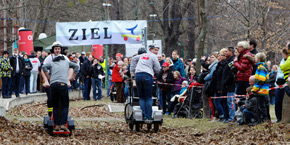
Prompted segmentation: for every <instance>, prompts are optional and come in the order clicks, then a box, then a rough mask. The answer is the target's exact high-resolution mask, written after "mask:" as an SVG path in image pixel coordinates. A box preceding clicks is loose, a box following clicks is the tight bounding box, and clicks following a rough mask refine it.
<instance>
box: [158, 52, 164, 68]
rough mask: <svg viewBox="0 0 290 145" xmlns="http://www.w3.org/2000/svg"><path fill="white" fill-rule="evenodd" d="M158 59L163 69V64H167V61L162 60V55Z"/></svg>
mask: <svg viewBox="0 0 290 145" xmlns="http://www.w3.org/2000/svg"><path fill="white" fill-rule="evenodd" d="M157 58H158V61H159V64H160V66H161V68H162V67H163V63H164V62H165V60H163V59H162V55H157Z"/></svg>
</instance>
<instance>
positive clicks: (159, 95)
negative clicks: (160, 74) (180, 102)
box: [158, 88, 163, 108]
mask: <svg viewBox="0 0 290 145" xmlns="http://www.w3.org/2000/svg"><path fill="white" fill-rule="evenodd" d="M158 100H159V107H161V108H163V100H162V91H161V90H160V88H158Z"/></svg>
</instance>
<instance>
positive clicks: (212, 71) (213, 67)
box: [204, 61, 218, 81]
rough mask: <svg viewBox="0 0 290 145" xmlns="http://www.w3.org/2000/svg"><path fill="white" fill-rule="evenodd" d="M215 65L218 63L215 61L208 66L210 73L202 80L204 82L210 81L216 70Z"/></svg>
mask: <svg viewBox="0 0 290 145" xmlns="http://www.w3.org/2000/svg"><path fill="white" fill-rule="evenodd" d="M217 64H218V61H215V62H213V64H212V65H210V66H209V69H210V72H209V75H208V76H206V77H205V78H204V80H205V81H209V80H212V77H213V73H214V71H215V69H216V66H217Z"/></svg>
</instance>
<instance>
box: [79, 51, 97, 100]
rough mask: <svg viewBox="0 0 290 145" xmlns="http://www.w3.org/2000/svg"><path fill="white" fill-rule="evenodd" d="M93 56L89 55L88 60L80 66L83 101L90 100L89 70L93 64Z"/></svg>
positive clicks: (90, 83)
mask: <svg viewBox="0 0 290 145" xmlns="http://www.w3.org/2000/svg"><path fill="white" fill-rule="evenodd" d="M81 58H82V57H81ZM93 59H94V58H93V56H92V55H89V57H88V60H87V61H85V62H84V63H83V65H81V75H82V77H83V79H84V81H83V82H84V88H83V97H84V100H90V93H91V85H92V82H91V73H90V68H91V65H92V63H93Z"/></svg>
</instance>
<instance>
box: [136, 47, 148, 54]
mask: <svg viewBox="0 0 290 145" xmlns="http://www.w3.org/2000/svg"><path fill="white" fill-rule="evenodd" d="M143 53H147V51H146V49H145V48H144V47H141V48H139V49H138V55H140V54H143Z"/></svg>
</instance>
